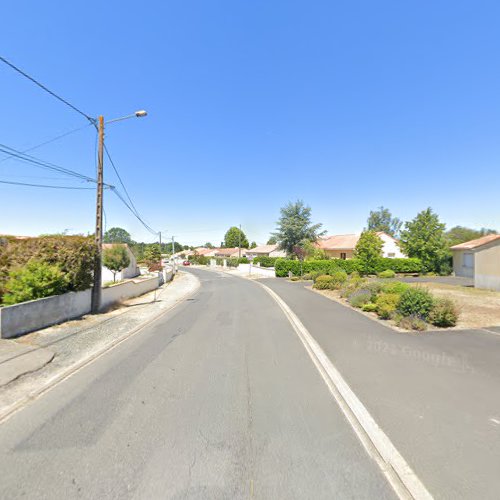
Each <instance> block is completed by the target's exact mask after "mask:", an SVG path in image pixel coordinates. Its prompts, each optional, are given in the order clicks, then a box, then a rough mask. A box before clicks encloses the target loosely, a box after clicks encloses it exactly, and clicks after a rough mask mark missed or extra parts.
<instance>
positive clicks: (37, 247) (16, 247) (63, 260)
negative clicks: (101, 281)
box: [0, 236, 97, 291]
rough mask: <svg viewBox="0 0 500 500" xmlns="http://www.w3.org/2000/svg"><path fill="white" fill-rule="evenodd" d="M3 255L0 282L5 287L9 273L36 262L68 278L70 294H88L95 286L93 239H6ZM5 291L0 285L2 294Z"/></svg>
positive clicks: (84, 237) (73, 237) (0, 265)
mask: <svg viewBox="0 0 500 500" xmlns="http://www.w3.org/2000/svg"><path fill="white" fill-rule="evenodd" d="M0 252H1V258H0V261H1V262H0V280H2V279H3V280H4V283H5V281H6V280H7V279H8V273H9V271H11V270H13V269H19V268H21V267H23V266H26V265H27V264H28V262H29V261H32V260H34V261H38V262H44V263H46V264H49V265H55V266H58V267H59V269H60V270H61V272H62V273H63V274H64V276H65V277H66V281H67V286H68V290H72V291H78V290H86V289H87V288H90V287H91V286H92V282H93V273H94V263H95V258H96V254H97V248H96V245H95V241H94V238H93V237H91V236H89V237H86V236H43V237H40V238H26V239H23V240H18V239H15V238H9V237H7V238H4V244H2V245H1V249H0ZM2 288H3V284H2V283H1V282H0V290H1V289H2Z"/></svg>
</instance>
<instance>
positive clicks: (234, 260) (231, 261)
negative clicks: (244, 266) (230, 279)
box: [227, 257, 238, 267]
mask: <svg viewBox="0 0 500 500" xmlns="http://www.w3.org/2000/svg"><path fill="white" fill-rule="evenodd" d="M227 267H238V257H230V258H229V259H227Z"/></svg>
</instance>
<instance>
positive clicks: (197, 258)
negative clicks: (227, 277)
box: [188, 254, 210, 266]
mask: <svg viewBox="0 0 500 500" xmlns="http://www.w3.org/2000/svg"><path fill="white" fill-rule="evenodd" d="M188 260H189V262H192V263H193V264H198V265H200V266H206V265H207V264H209V262H210V259H209V258H208V257H205V256H204V255H196V254H195V255H189V256H188Z"/></svg>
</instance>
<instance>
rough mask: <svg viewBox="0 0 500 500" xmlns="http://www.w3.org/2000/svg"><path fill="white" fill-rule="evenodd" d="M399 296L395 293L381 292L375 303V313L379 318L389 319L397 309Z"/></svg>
mask: <svg viewBox="0 0 500 500" xmlns="http://www.w3.org/2000/svg"><path fill="white" fill-rule="evenodd" d="M400 299H401V296H400V295H398V294H397V293H381V294H380V295H379V296H378V297H377V300H376V301H375V304H376V305H377V314H378V315H379V317H380V318H381V319H391V318H392V317H393V316H394V313H395V312H396V310H397V307H398V304H399V301H400Z"/></svg>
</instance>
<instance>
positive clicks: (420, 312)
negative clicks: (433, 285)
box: [398, 287, 434, 320]
mask: <svg viewBox="0 0 500 500" xmlns="http://www.w3.org/2000/svg"><path fill="white" fill-rule="evenodd" d="M433 305H434V298H433V297H432V295H431V294H430V293H429V291H428V290H426V289H425V288H419V287H417V288H408V289H407V290H405V291H404V292H403V293H402V295H401V300H400V301H399V305H398V312H400V313H401V314H402V315H403V316H416V317H419V318H421V319H424V320H425V319H427V318H428V317H429V313H430V311H431V309H432V307H433Z"/></svg>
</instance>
